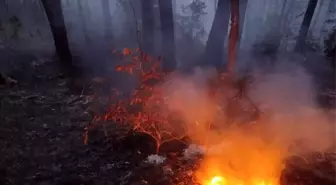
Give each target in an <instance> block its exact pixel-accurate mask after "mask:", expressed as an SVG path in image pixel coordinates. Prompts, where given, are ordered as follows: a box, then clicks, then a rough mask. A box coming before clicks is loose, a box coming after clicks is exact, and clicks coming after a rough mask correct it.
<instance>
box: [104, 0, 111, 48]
mask: <svg viewBox="0 0 336 185" xmlns="http://www.w3.org/2000/svg"><path fill="white" fill-rule="evenodd" d="M102 1H103V2H102V6H103V7H102V9H103V18H104V28H105V29H104V31H105V38H106V42H111V40H112V15H111V10H110V0H102Z"/></svg>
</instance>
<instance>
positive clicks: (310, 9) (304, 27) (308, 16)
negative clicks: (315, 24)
mask: <svg viewBox="0 0 336 185" xmlns="http://www.w3.org/2000/svg"><path fill="white" fill-rule="evenodd" d="M316 5H317V0H309V3H308V6H307V10H306V13H305V14H304V17H303V21H302V24H301V28H300V32H299V36H298V39H297V41H296V44H295V48H294V51H295V52H302V51H304V46H305V43H306V39H307V35H308V31H309V26H310V23H311V21H312V18H313V15H314V12H315V9H316Z"/></svg>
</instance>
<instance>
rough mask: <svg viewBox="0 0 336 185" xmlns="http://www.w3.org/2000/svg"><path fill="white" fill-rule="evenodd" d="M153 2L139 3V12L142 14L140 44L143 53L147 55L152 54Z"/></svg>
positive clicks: (149, 0)
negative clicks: (141, 44) (141, 43)
mask: <svg viewBox="0 0 336 185" xmlns="http://www.w3.org/2000/svg"><path fill="white" fill-rule="evenodd" d="M153 3H154V2H153V0H142V1H141V12H142V42H143V48H142V49H143V52H145V53H146V54H149V55H153V54H154V38H155V37H154V29H155V22H154V10H153Z"/></svg>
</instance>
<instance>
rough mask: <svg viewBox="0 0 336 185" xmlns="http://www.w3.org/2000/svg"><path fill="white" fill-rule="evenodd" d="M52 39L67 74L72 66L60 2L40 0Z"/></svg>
mask: <svg viewBox="0 0 336 185" xmlns="http://www.w3.org/2000/svg"><path fill="white" fill-rule="evenodd" d="M41 1H42V4H43V7H44V9H45V13H46V15H47V18H48V21H49V24H50V28H51V32H52V35H53V37H54V44H55V48H56V53H57V55H58V57H59V60H60V62H61V64H62V67H66V69H67V72H69V69H70V68H71V67H72V66H73V65H72V55H71V51H70V48H69V42H68V36H67V30H66V27H65V23H64V17H63V12H62V4H61V0H41Z"/></svg>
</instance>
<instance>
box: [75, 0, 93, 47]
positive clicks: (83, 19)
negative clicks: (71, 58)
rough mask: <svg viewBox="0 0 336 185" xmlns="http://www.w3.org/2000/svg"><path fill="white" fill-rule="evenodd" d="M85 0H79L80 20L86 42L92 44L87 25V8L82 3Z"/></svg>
mask: <svg viewBox="0 0 336 185" xmlns="http://www.w3.org/2000/svg"><path fill="white" fill-rule="evenodd" d="M83 1H86V0H77V6H78V12H79V20H80V24H81V26H82V31H83V35H84V39H85V43H86V44H91V39H90V36H89V32H88V30H87V25H86V16H85V10H86V8H84V6H83V4H82V3H83ZM84 3H87V2H84Z"/></svg>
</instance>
